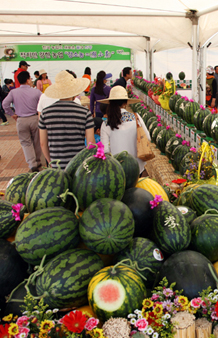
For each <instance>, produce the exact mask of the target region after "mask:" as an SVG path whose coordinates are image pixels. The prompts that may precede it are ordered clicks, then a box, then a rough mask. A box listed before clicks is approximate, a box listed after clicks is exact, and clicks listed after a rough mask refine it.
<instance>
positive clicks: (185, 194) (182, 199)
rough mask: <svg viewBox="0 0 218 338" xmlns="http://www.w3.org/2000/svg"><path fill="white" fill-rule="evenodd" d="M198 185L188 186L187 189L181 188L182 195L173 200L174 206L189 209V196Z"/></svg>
mask: <svg viewBox="0 0 218 338" xmlns="http://www.w3.org/2000/svg"><path fill="white" fill-rule="evenodd" d="M199 186H200V185H199V184H190V185H188V186H187V187H185V188H183V190H182V193H181V194H180V195H179V197H178V198H177V199H176V200H175V202H174V205H186V206H188V207H191V195H192V193H193V191H194V189H196V188H198V187H199Z"/></svg>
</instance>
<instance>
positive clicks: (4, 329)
mask: <svg viewBox="0 0 218 338" xmlns="http://www.w3.org/2000/svg"><path fill="white" fill-rule="evenodd" d="M8 328H9V324H5V326H3V325H0V338H9V337H10V334H9V333H8Z"/></svg>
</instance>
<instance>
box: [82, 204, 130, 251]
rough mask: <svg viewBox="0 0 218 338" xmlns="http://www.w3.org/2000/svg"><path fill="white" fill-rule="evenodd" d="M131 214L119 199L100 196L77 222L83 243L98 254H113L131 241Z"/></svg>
mask: <svg viewBox="0 0 218 338" xmlns="http://www.w3.org/2000/svg"><path fill="white" fill-rule="evenodd" d="M134 223H135V222H134V218H133V214H132V212H131V211H130V209H129V208H128V207H127V206H126V204H124V203H123V202H121V201H117V200H113V199H111V198H101V199H99V200H96V201H94V202H93V203H92V204H91V205H90V206H89V207H87V209H86V210H85V211H84V212H83V214H82V217H81V219H80V224H79V232H80V236H81V238H82V240H83V242H84V244H85V245H86V246H87V247H88V248H89V249H91V250H93V251H94V252H97V253H100V254H104V255H107V254H114V253H117V252H118V251H120V250H122V249H124V248H125V247H126V246H127V245H128V243H129V242H130V241H131V239H132V237H133V234H134V230H135V224H134Z"/></svg>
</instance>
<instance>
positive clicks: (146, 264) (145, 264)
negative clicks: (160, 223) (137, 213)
mask: <svg viewBox="0 0 218 338" xmlns="http://www.w3.org/2000/svg"><path fill="white" fill-rule="evenodd" d="M126 259H128V260H130V261H125V262H123V263H125V264H127V265H130V267H132V268H134V269H135V270H136V271H137V270H138V272H139V273H141V274H142V275H143V276H144V277H145V278H146V280H145V281H144V283H145V286H146V288H151V287H152V286H153V283H154V281H155V279H156V274H157V273H158V272H159V270H160V267H161V265H162V263H163V259H164V257H163V254H162V253H161V251H160V250H159V249H158V248H157V245H156V244H155V243H154V242H152V241H151V240H150V239H147V238H141V237H136V238H133V239H132V240H131V242H130V243H129V245H128V246H127V247H126V248H125V249H124V250H122V251H120V252H119V253H118V254H116V255H115V257H114V261H115V263H118V262H121V261H123V260H126ZM146 268H148V269H146Z"/></svg>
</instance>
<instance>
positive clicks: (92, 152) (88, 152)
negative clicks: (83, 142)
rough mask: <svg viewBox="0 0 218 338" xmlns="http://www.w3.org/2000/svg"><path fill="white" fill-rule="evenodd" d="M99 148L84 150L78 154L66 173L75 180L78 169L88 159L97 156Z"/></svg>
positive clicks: (67, 167)
mask: <svg viewBox="0 0 218 338" xmlns="http://www.w3.org/2000/svg"><path fill="white" fill-rule="evenodd" d="M97 149H98V147H95V148H91V149H88V148H84V149H83V150H81V151H80V152H79V153H78V154H76V155H75V156H74V157H73V158H72V159H71V160H70V162H69V163H68V164H67V165H66V168H65V171H66V172H67V173H68V174H69V175H70V176H71V177H72V178H73V177H74V175H75V172H76V171H77V169H78V167H79V166H80V165H81V164H82V163H83V161H84V160H85V159H87V158H88V157H90V156H92V155H95V154H96V152H97Z"/></svg>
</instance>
